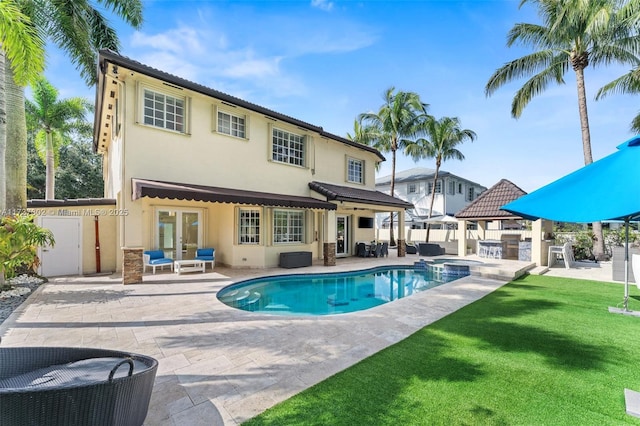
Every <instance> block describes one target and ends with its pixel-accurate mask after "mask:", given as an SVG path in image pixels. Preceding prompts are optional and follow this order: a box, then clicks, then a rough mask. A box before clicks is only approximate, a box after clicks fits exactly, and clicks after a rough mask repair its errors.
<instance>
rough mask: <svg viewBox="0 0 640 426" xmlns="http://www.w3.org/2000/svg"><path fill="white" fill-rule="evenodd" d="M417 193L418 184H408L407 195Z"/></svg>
mask: <svg viewBox="0 0 640 426" xmlns="http://www.w3.org/2000/svg"><path fill="white" fill-rule="evenodd" d="M415 193H416V184H415V183H408V184H407V194H415Z"/></svg>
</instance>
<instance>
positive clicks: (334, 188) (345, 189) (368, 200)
mask: <svg viewBox="0 0 640 426" xmlns="http://www.w3.org/2000/svg"><path fill="white" fill-rule="evenodd" d="M309 188H311V189H312V190H314V191H316V192H317V193H319V194H322V195H324V196H325V197H327V201H351V202H354V203H365V204H374V205H378V206H389V207H401V208H404V209H412V208H413V204H411V203H408V202H406V201H404V200H401V199H400V198H396V197H392V196H391V195H387V194H385V193H383V192H380V191H372V190H370V189H360V188H352V187H349V186H340V185H332V184H329V183H324V182H316V181H313V182H309Z"/></svg>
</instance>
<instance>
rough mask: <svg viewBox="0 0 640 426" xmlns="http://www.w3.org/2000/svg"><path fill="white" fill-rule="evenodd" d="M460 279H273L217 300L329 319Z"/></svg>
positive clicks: (390, 273) (376, 272)
mask: <svg viewBox="0 0 640 426" xmlns="http://www.w3.org/2000/svg"><path fill="white" fill-rule="evenodd" d="M465 275H468V272H467V273H466V274H465ZM461 276H462V275H461V274H455V275H449V274H446V273H442V268H434V267H426V268H424V267H423V268H410V267H380V268H374V269H368V270H365V271H353V272H343V273H323V274H295V275H278V276H271V277H264V278H257V279H252V280H248V281H243V282H239V283H236V284H232V285H230V286H227V287H225V288H223V289H222V290H220V291H219V292H218V299H219V300H220V301H221V302H222V303H224V304H226V305H228V306H231V307H234V308H238V309H242V310H245V311H252V312H261V313H269V314H275V315H333V314H342V313H347V312H355V311H362V310H365V309H369V308H372V307H374V306H378V305H381V304H383V303H388V302H392V301H394V300H397V299H401V298H403V297H408V296H411V295H412V294H415V293H417V292H420V291H424V290H428V289H430V288H433V287H437V286H439V285H441V284H444V283H446V282H450V281H453V280H455V279H458V278H460V277H461Z"/></svg>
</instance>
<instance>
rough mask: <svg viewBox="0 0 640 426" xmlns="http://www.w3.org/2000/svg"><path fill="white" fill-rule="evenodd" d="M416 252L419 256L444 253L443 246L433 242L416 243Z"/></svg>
mask: <svg viewBox="0 0 640 426" xmlns="http://www.w3.org/2000/svg"><path fill="white" fill-rule="evenodd" d="M418 253H420V256H439V255H441V254H444V248H442V247H440V246H439V245H438V244H433V243H418Z"/></svg>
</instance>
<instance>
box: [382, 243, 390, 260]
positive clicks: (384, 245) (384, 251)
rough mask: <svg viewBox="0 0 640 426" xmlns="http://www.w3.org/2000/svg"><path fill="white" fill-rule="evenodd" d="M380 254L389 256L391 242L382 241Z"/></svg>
mask: <svg viewBox="0 0 640 426" xmlns="http://www.w3.org/2000/svg"><path fill="white" fill-rule="evenodd" d="M380 256H386V257H389V243H387V242H384V243H382V248H381V249H380Z"/></svg>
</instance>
